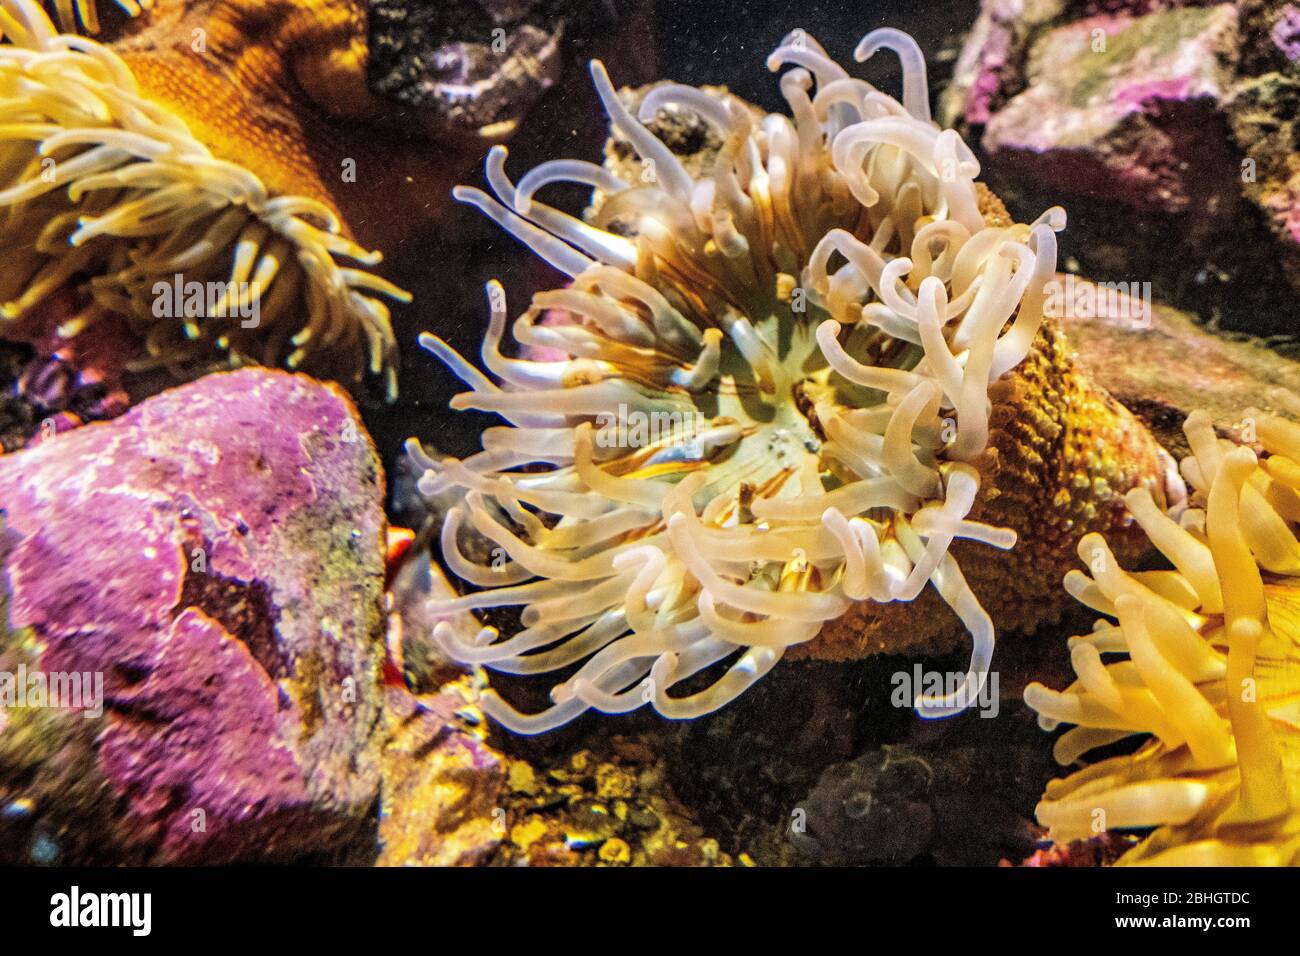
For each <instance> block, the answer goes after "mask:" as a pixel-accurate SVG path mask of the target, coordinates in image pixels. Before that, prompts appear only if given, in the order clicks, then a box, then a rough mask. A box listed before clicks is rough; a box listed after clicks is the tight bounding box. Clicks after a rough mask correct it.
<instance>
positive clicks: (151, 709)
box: [0, 369, 385, 863]
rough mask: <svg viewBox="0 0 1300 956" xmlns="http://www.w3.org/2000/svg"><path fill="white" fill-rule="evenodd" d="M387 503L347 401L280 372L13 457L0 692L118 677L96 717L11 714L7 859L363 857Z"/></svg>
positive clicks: (4, 494) (220, 383) (5, 795)
mask: <svg viewBox="0 0 1300 956" xmlns="http://www.w3.org/2000/svg"><path fill="white" fill-rule="evenodd" d="M382 495H383V476H382V470H381V467H380V464H379V461H378V458H377V456H376V454H375V451H374V448H373V446H372V445H371V444H370V440H369V438H368V437H367V436H366V433H365V431H364V429H363V427H362V425H361V423H360V421H359V419H358V418H357V415H356V410H355V408H354V407H353V405H352V403H351V401H350V400H349V399H348V398H347V397H346V396H345V394H344V393H343V392H342V391H341V390H339V389H338V388H336V387H334V386H331V385H325V384H322V383H320V382H317V381H315V380H313V379H310V378H307V377H306V376H302V375H291V374H287V373H284V372H278V371H271V370H266V369H256V370H252V369H250V370H243V371H237V372H228V373H220V374H215V375H210V376H207V377H205V378H203V379H200V380H199V381H197V382H194V383H192V384H189V385H185V386H181V387H178V388H174V389H171V390H169V391H167V392H164V393H163V394H161V395H158V396H156V397H154V398H152V399H149V400H148V401H146V402H144V403H142V404H141V405H138V406H137V407H135V408H134V409H132V410H131V411H130V412H128V413H127V414H126V415H124V416H122V417H121V418H119V419H116V420H115V421H112V422H108V423H103V424H96V425H88V426H85V427H83V428H79V429H76V430H74V431H70V432H66V433H63V434H59V435H57V436H55V437H54V438H52V439H49V440H46V441H43V442H41V443H40V444H39V445H37V446H35V447H33V448H30V449H27V450H24V451H21V452H16V453H14V454H11V455H7V456H3V457H0V509H2V510H3V512H4V516H3V522H4V523H3V527H2V528H0V585H2V586H3V587H0V612H3V613H0V625H2V626H0V672H8V673H14V672H16V670H17V668H18V666H19V665H25V667H26V669H27V670H28V672H32V671H40V672H43V673H46V674H53V673H65V672H78V673H84V674H96V675H102V679H103V715H102V716H101V717H98V718H90V719H87V708H86V707H85V706H84V704H85V702H84V701H83V707H82V709H81V710H80V711H78V710H76V709H54V708H44V709H36V708H30V707H29V708H25V709H10V710H7V711H0V857H3V858H6V859H9V860H11V861H28V860H32V859H36V860H38V861H40V860H52V861H58V862H64V863H77V862H94V863H104V862H132V863H220V862H227V861H239V860H284V859H293V858H299V857H302V856H303V855H305V854H309V853H314V852H318V851H329V850H331V849H333V848H335V847H337V846H339V845H340V844H341V843H343V842H345V841H347V840H348V839H350V838H351V837H352V836H353V835H354V834H355V833H356V832H357V830H358V828H359V826H360V825H361V824H362V822H363V821H364V820H365V819H366V818H367V815H368V813H369V811H370V810H371V808H372V807H373V804H374V800H375V797H376V794H377V792H378V784H379V759H378V758H379V748H380V742H381V729H382V728H381V719H380V710H381V707H380V699H379V686H378V676H379V669H380V665H381V660H382V649H383V633H384V615H383V608H382V589H383V554H384V550H383V540H384V533H385V518H384V514H383V510H382ZM13 808H17V810H13ZM6 810H12V812H5V811H6Z"/></svg>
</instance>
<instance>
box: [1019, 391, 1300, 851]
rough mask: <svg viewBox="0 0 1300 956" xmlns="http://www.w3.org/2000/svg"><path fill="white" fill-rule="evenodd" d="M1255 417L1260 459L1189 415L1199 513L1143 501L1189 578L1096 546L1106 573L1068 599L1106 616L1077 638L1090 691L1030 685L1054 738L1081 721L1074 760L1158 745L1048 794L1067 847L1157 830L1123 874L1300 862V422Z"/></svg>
mask: <svg viewBox="0 0 1300 956" xmlns="http://www.w3.org/2000/svg"><path fill="white" fill-rule="evenodd" d="M1245 420H1246V421H1247V422H1251V423H1253V425H1254V429H1255V431H1256V432H1257V437H1258V446H1257V447H1258V449H1259V450H1258V451H1256V450H1255V449H1254V448H1250V447H1243V446H1238V445H1236V444H1234V443H1233V442H1231V441H1229V440H1227V439H1220V438H1218V437H1217V436H1216V434H1215V431H1214V428H1213V425H1212V423H1211V421H1210V419H1209V416H1207V415H1205V414H1204V413H1201V412H1194V413H1193V414H1191V415H1189V416H1188V418H1187V421H1186V423H1185V426H1184V430H1185V432H1186V435H1187V438H1188V443H1189V445H1190V447H1191V449H1192V454H1191V455H1190V456H1188V457H1187V458H1185V459H1184V460H1183V461H1182V463H1181V468H1182V472H1183V474H1184V475H1185V476H1187V478H1188V480H1189V481H1190V483H1191V485H1192V488H1193V489H1194V494H1193V495H1192V497H1191V500H1190V505H1191V507H1188V508H1186V509H1185V510H1183V511H1182V512H1181V513H1180V514H1177V515H1171V514H1166V512H1165V511H1164V510H1163V509H1161V508H1159V507H1157V505H1156V504H1155V503H1154V502H1153V501H1152V500H1151V498H1150V496H1149V495H1148V494H1146V493H1144V492H1143V491H1141V490H1134V491H1131V492H1129V494H1128V496H1127V499H1128V504H1129V508H1130V510H1131V512H1132V514H1133V517H1134V519H1135V520H1136V521H1137V522H1138V524H1139V525H1140V526H1141V527H1142V528H1143V530H1144V531H1145V532H1146V533H1147V535H1148V536H1149V537H1150V539H1151V541H1152V543H1153V544H1155V546H1156V547H1157V548H1158V549H1159V550H1160V552H1161V553H1162V554H1163V555H1164V556H1165V557H1166V558H1167V559H1168V560H1169V562H1170V563H1171V564H1172V566H1173V570H1169V571H1136V572H1132V571H1124V570H1123V569H1121V568H1120V567H1119V566H1118V564H1117V563H1116V562H1115V560H1114V556H1113V555H1112V554H1111V553H1110V551H1109V549H1108V548H1107V546H1106V542H1105V541H1104V540H1103V539H1102V538H1101V537H1100V536H1097V535H1091V536H1087V537H1085V538H1084V539H1083V540H1082V541H1081V542H1080V545H1079V555H1080V557H1081V558H1082V559H1083V560H1084V562H1085V563H1087V564H1088V565H1089V568H1090V571H1091V575H1085V574H1083V573H1081V572H1073V573H1072V575H1071V580H1070V581H1069V582H1068V585H1069V588H1070V590H1071V592H1072V593H1074V594H1075V595H1076V596H1077V597H1078V598H1079V599H1080V600H1081V601H1083V602H1084V603H1085V604H1087V605H1089V606H1090V607H1092V608H1094V609H1095V610H1097V611H1099V612H1101V613H1102V614H1104V615H1106V616H1107V617H1105V618H1102V619H1099V620H1098V621H1097V624H1096V626H1095V629H1094V631H1093V632H1092V633H1091V634H1088V635H1083V636H1080V637H1075V638H1072V639H1071V656H1072V660H1073V663H1074V669H1075V673H1076V675H1077V680H1076V682H1075V683H1074V684H1072V685H1071V686H1069V687H1067V688H1066V689H1065V690H1063V691H1053V690H1049V689H1048V688H1046V687H1044V686H1043V685H1041V684H1038V683H1034V684H1031V685H1029V686H1028V687H1027V688H1026V690H1025V700H1026V702H1027V703H1028V704H1029V705H1030V706H1031V707H1033V708H1034V709H1035V710H1036V711H1038V713H1039V722H1040V724H1041V725H1042V726H1043V727H1044V728H1046V729H1053V728H1055V726H1056V725H1057V724H1058V723H1069V724H1074V725H1076V726H1074V727H1073V728H1072V729H1070V730H1069V731H1067V732H1066V733H1065V734H1063V735H1062V736H1061V737H1060V738H1059V739H1058V740H1057V743H1056V756H1057V759H1058V760H1059V761H1060V762H1061V763H1063V764H1069V763H1073V762H1074V761H1075V760H1077V759H1079V758H1080V757H1082V756H1084V755H1086V754H1087V753H1088V752H1089V751H1092V750H1094V749H1096V748H1098V747H1102V746H1105V745H1108V744H1111V743H1115V742H1117V741H1119V740H1123V739H1125V738H1127V737H1132V736H1134V735H1145V734H1149V735H1150V737H1149V739H1147V740H1146V742H1145V743H1143V744H1142V745H1141V746H1140V747H1138V749H1137V750H1136V751H1134V752H1133V753H1132V754H1131V755H1124V756H1117V757H1111V758H1108V759H1105V760H1101V761H1099V762H1097V763H1094V764H1092V765H1091V766H1088V767H1086V768H1085V769H1083V770H1079V771H1077V772H1076V773H1074V774H1072V775H1070V776H1068V777H1066V778H1064V779H1060V780H1055V781H1052V783H1051V784H1049V786H1048V788H1047V791H1046V793H1045V794H1044V796H1043V800H1042V802H1040V803H1039V805H1038V811H1037V812H1038V819H1039V822H1040V823H1042V824H1043V825H1044V826H1047V827H1048V828H1049V831H1050V835H1051V837H1052V838H1053V839H1055V840H1058V841H1062V842H1064V841H1069V840H1073V839H1079V838H1085V837H1089V836H1093V835H1095V834H1096V833H1097V832H1099V830H1100V829H1101V828H1103V827H1104V828H1107V829H1115V830H1151V831H1152V832H1151V833H1150V835H1149V836H1147V837H1146V839H1144V840H1143V841H1142V842H1141V843H1139V844H1138V845H1137V846H1136V847H1135V848H1134V849H1132V850H1130V851H1129V852H1128V853H1127V854H1125V856H1123V857H1121V859H1120V863H1123V864H1150V865H1157V866H1162V865H1165V866H1168V865H1184V864H1186V865H1223V866H1235V865H1243V864H1250V865H1260V864H1278V865H1296V864H1300V813H1297V808H1300V792H1297V788H1296V780H1297V770H1298V769H1300V733H1298V731H1300V711H1298V710H1297V707H1296V703H1295V702H1296V697H1297V694H1300V628H1298V627H1297V620H1298V619H1297V617H1296V609H1297V579H1298V578H1300V541H1297V539H1296V534H1297V530H1298V529H1300V494H1298V493H1300V481H1297V480H1296V479H1297V477H1298V476H1300V472H1297V471H1295V470H1294V463H1295V461H1296V457H1295V456H1297V455H1300V427H1297V426H1296V425H1294V424H1292V423H1290V422H1287V421H1284V420H1281V419H1277V418H1274V417H1271V416H1268V415H1262V414H1260V413H1257V412H1248V413H1247V416H1246V419H1245ZM1102 655H1107V658H1106V659H1103V657H1102Z"/></svg>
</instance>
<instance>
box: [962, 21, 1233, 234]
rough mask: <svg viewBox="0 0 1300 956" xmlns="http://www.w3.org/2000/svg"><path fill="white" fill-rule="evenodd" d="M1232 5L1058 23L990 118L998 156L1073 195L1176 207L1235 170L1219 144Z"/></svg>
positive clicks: (1202, 196) (1197, 199)
mask: <svg viewBox="0 0 1300 956" xmlns="http://www.w3.org/2000/svg"><path fill="white" fill-rule="evenodd" d="M1236 44H1237V11H1236V7H1235V6H1234V5H1232V4H1219V5H1216V6H1209V7H1187V8H1183V9H1174V10H1165V11H1160V12H1156V13H1151V14H1148V15H1146V16H1129V15H1127V14H1120V15H1112V14H1101V15H1097V16H1092V17H1087V18H1085V19H1082V20H1075V21H1073V22H1070V23H1067V24H1064V25H1061V26H1056V27H1053V28H1051V29H1049V30H1047V32H1046V33H1045V34H1044V35H1043V36H1041V38H1040V39H1038V40H1037V41H1036V42H1035V43H1034V45H1033V46H1032V48H1031V50H1030V52H1029V57H1028V62H1027V67H1026V69H1025V75H1024V80H1023V82H1024V87H1025V88H1024V90H1023V91H1022V92H1019V93H1018V94H1016V95H1015V96H1013V97H1011V99H1010V100H1009V101H1008V102H1007V103H1006V104H1005V105H1004V106H1003V107H1002V108H1001V109H1000V110H999V111H998V112H997V113H995V114H993V115H992V116H991V117H990V118H989V119H988V125H987V127H986V128H985V133H984V140H983V145H984V148H985V149H986V150H987V151H988V153H989V154H990V156H992V157H994V159H995V161H996V162H1000V163H1003V164H1004V165H1005V164H1011V165H1013V166H1014V168H1015V169H1016V171H1017V172H1020V173H1023V174H1024V175H1026V176H1029V177H1037V178H1038V179H1039V180H1040V181H1050V182H1052V183H1057V184H1060V183H1065V184H1068V189H1069V191H1070V192H1071V193H1083V194H1094V195H1105V196H1106V197H1107V198H1108V199H1109V200H1110V201H1113V202H1121V203H1125V204H1127V205H1129V206H1132V207H1133V208H1136V209H1142V210H1150V211H1158V212H1167V213H1181V212H1183V211H1185V210H1187V209H1188V208H1189V207H1190V206H1191V205H1192V204H1197V205H1198V207H1200V206H1203V205H1204V204H1205V202H1206V201H1207V193H1208V192H1209V189H1208V188H1207V184H1220V183H1222V182H1224V181H1227V180H1229V179H1231V178H1233V177H1235V176H1236V174H1237V169H1236V166H1235V163H1234V162H1232V158H1231V155H1230V153H1229V151H1228V150H1227V149H1226V147H1224V146H1223V145H1222V140H1223V139H1224V137H1222V136H1220V137H1219V146H1218V148H1214V146H1215V142H1214V137H1213V136H1212V135H1207V128H1208V129H1211V130H1212V129H1213V120H1214V118H1215V117H1216V116H1217V117H1218V125H1219V126H1220V128H1226V127H1225V126H1224V122H1223V118H1222V114H1221V112H1220V110H1219V101H1220V100H1221V99H1222V98H1223V97H1224V96H1225V94H1226V91H1227V90H1228V88H1229V86H1230V84H1231V82H1232V54H1233V52H1234V51H1235V49H1236Z"/></svg>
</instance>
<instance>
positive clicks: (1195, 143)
mask: <svg viewBox="0 0 1300 956" xmlns="http://www.w3.org/2000/svg"><path fill="white" fill-rule="evenodd" d="M1298 83H1300V6H1298V5H1296V4H1293V3H1291V2H1288V0H1238V2H1235V3H1217V4H1216V3H1192V2H1152V0H1107V2H1104V3H1099V2H1077V0H1026V2H1023V3H1018V2H1014V0H985V2H984V3H983V5H982V12H981V15H980V17H979V20H978V21H977V23H976V25H975V27H974V28H973V30H972V31H971V33H970V35H969V37H968V39H967V42H966V45H965V47H964V48H963V51H962V53H961V56H960V58H959V62H958V66H957V69H956V71H955V75H954V82H953V84H952V85H951V86H950V87H949V89H948V90H947V91H945V95H944V97H943V102H942V110H941V116H942V118H943V119H944V120H945V121H946V122H950V123H955V124H956V125H957V126H958V128H959V129H961V130H962V132H963V133H964V134H965V135H966V136H967V138H968V139H970V140H971V141H972V142H973V143H977V144H980V145H981V146H982V148H983V151H984V153H985V155H984V164H985V171H986V173H987V175H988V176H989V180H990V183H991V185H993V187H994V189H995V190H996V191H997V192H998V194H999V195H1001V196H1002V197H1003V198H1004V199H1005V200H1007V202H1008V205H1009V206H1011V207H1012V208H1013V209H1014V210H1015V211H1016V212H1017V213H1024V212H1025V211H1027V210H1031V209H1037V208H1038V207H1039V205H1041V204H1042V203H1044V202H1061V203H1063V204H1065V205H1066V207H1067V208H1068V209H1069V211H1070V215H1071V223H1070V230H1069V233H1068V235H1067V239H1066V243H1065V246H1064V247H1063V248H1064V250H1065V252H1066V253H1067V254H1072V255H1074V256H1076V257H1077V259H1078V261H1079V263H1080V267H1081V269H1082V271H1084V272H1086V273H1088V274H1091V275H1093V276H1096V277H1098V278H1104V279H1113V280H1117V281H1119V280H1143V281H1148V280H1149V281H1152V282H1153V283H1154V284H1155V286H1156V293H1157V296H1158V297H1160V298H1163V299H1165V300H1166V301H1169V302H1171V303H1173V304H1175V305H1177V306H1179V307H1180V308H1184V309H1188V310H1192V311H1195V312H1196V313H1197V314H1199V315H1200V316H1201V317H1202V318H1203V319H1211V320H1215V321H1217V322H1219V323H1220V324H1221V326H1222V327H1224V328H1230V329H1236V330H1241V331H1247V332H1251V333H1255V334H1295V332H1296V329H1297V327H1300V308H1297V305H1296V301H1295V292H1296V290H1298V289H1300V165H1297V160H1296V158H1295V157H1296V155H1297V144H1298V143H1300V140H1297V133H1296V130H1295V127H1294V118H1295V115H1296V106H1297V103H1298V102H1300V95H1298V94H1297V84H1298Z"/></svg>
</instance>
